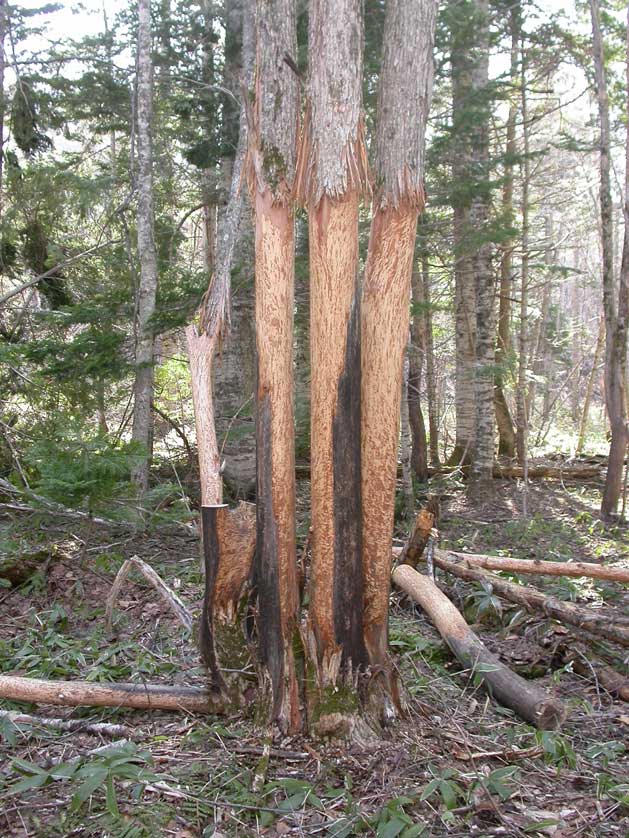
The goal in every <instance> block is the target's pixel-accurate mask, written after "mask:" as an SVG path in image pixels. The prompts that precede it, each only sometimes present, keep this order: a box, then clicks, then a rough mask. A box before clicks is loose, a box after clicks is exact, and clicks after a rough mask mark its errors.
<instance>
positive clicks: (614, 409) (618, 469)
mask: <svg viewBox="0 0 629 838" xmlns="http://www.w3.org/2000/svg"><path fill="white" fill-rule="evenodd" d="M590 12H591V17H592V53H593V58H594V75H595V81H596V93H597V99H598V112H599V122H600V189H599V199H600V209H601V246H602V256H603V313H604V317H605V403H606V406H607V415H608V417H609V422H610V425H611V433H612V441H611V445H610V449H609V462H608V467H607V478H606V481H605V489H604V491H603V500H602V503H601V515H602V516H603V518H610V517H611V516H612V515H613V514H614V512H615V511H616V507H617V504H618V500H619V498H620V492H621V488H622V473H623V464H624V458H625V452H626V449H627V441H628V439H629V434H628V432H627V407H626V396H625V389H626V372H627V328H628V323H627V318H628V316H629V232H628V230H627V220H628V218H629V212H627V205H628V202H629V191H628V185H629V179H627V177H626V183H625V207H626V208H625V239H624V246H623V258H622V266H621V271H620V282H619V288H618V302H617V303H616V300H615V283H614V249H613V230H612V226H613V205H612V194H611V174H610V172H611V148H610V143H611V138H610V125H609V97H608V94H607V81H606V77H605V61H604V51H603V38H602V33H601V23H600V8H599V2H598V0H590ZM627 61H628V62H629V46H628V48H627ZM627 91H628V100H629V63H628V67H627ZM627 159H628V160H629V128H628V131H627Z"/></svg>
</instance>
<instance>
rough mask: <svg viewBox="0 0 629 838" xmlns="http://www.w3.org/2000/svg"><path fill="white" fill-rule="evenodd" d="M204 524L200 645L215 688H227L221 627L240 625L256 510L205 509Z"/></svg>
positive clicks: (241, 507) (247, 505) (241, 506)
mask: <svg viewBox="0 0 629 838" xmlns="http://www.w3.org/2000/svg"><path fill="white" fill-rule="evenodd" d="M201 522H202V526H203V556H204V562H205V596H204V599H203V613H202V616H201V628H200V637H199V643H200V648H201V655H202V657H203V660H204V661H205V664H206V666H207V667H208V669H209V670H210V674H211V677H212V684H213V686H214V687H215V688H217V689H224V688H225V682H224V679H223V676H222V674H221V671H220V646H221V638H220V635H221V633H222V631H221V627H222V626H225V625H228V624H232V625H233V624H235V623H236V617H237V612H238V606H239V604H240V602H241V601H242V598H243V595H244V589H245V586H246V584H247V581H248V579H249V576H250V573H251V564H252V561H253V553H254V550H255V542H256V516H255V507H254V506H253V504H251V503H244V502H241V503H239V504H238V506H237V507H236V508H235V509H228V508H227V506H204V507H202V508H201ZM236 628H237V627H236ZM243 645H244V636H243ZM233 651H234V650H232V652H233ZM233 663H235V662H234V661H232V662H231V663H230V666H231V665H232V664H233Z"/></svg>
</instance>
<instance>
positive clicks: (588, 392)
mask: <svg viewBox="0 0 629 838" xmlns="http://www.w3.org/2000/svg"><path fill="white" fill-rule="evenodd" d="M604 342H605V321H604V320H603V319H602V318H601V323H600V326H599V329H598V335H597V338H596V346H595V348H594V357H593V359H592V369H591V370H590V374H589V376H588V383H587V386H586V388H585V398H584V400H583V411H582V413H581V422H580V424H579V441H578V442H577V450H576V452H575V453H576V454H577V456H578V455H579V454H582V453H583V449H584V447H585V436H586V433H587V425H588V417H589V415H590V403H591V401H592V394H593V393H594V382H595V380H596V376H597V374H598V372H599V369H598V365H599V363H600V360H601V353H602V351H603V343H604Z"/></svg>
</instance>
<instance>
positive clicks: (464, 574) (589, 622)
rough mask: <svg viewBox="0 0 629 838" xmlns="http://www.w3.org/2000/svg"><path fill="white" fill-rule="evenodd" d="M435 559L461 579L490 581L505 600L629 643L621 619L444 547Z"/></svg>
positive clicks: (627, 630)
mask: <svg viewBox="0 0 629 838" xmlns="http://www.w3.org/2000/svg"><path fill="white" fill-rule="evenodd" d="M434 553H435V554H434V562H435V564H436V565H437V567H440V568H441V569H442V570H447V571H448V572H449V573H452V574H453V575H454V576H458V577H459V578H460V579H466V580H468V581H472V582H485V583H486V584H490V585H491V586H492V589H493V590H494V591H495V592H496V593H497V594H499V595H500V596H502V597H504V598H505V599H508V600H510V601H511V602H515V603H516V604H517V605H521V606H522V607H523V608H525V609H526V610H527V611H534V612H541V613H542V614H545V615H546V616H547V617H550V618H551V619H553V620H559V622H561V623H568V624H569V625H571V626H577V627H578V628H580V629H583V630H584V631H588V632H589V633H590V634H595V635H597V636H598V637H604V638H606V639H607V640H611V641H613V642H614V643H619V644H620V645H621V646H629V624H627V623H624V622H621V621H613V620H610V619H609V616H607V615H602V614H596V613H595V612H594V611H592V610H590V609H587V608H582V607H580V606H578V605H574V604H573V603H571V602H562V601H561V600H559V599H556V598H555V597H552V596H548V595H547V594H544V593H542V592H541V591H538V590H537V588H531V587H530V586H529V585H516V584H515V583H514V582H507V580H506V579H502V578H501V577H500V576H496V574H495V573H490V572H488V571H485V570H481V569H480V568H477V567H471V566H469V565H467V564H466V563H465V562H462V561H456V560H454V559H451V558H449V554H448V553H446V552H445V551H444V550H437V549H435V551H434Z"/></svg>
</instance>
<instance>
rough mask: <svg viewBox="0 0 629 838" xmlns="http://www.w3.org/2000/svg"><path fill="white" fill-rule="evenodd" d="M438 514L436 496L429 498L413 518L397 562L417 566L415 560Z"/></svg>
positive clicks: (426, 540)
mask: <svg viewBox="0 0 629 838" xmlns="http://www.w3.org/2000/svg"><path fill="white" fill-rule="evenodd" d="M438 516H439V501H438V500H437V499H436V498H430V499H429V500H428V502H427V504H426V506H424V507H423V508H422V509H420V511H419V514H418V515H417V517H416V518H415V526H414V528H413V532H412V535H411V537H410V538H409V540H408V541H407V542H406V544H405V545H404V547H403V549H402V552H401V553H400V557H399V559H398V564H407V565H410V566H411V567H417V562H418V561H419V559H420V558H421V556H422V554H423V552H424V550H425V549H426V545H427V544H428V539H429V538H430V533H431V532H432V528H433V527H434V526H435V523H436V521H437V518H438Z"/></svg>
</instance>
